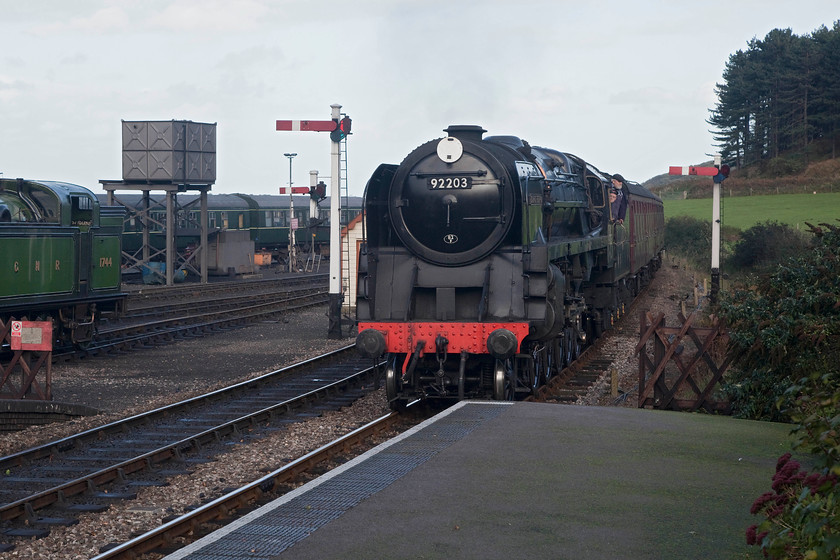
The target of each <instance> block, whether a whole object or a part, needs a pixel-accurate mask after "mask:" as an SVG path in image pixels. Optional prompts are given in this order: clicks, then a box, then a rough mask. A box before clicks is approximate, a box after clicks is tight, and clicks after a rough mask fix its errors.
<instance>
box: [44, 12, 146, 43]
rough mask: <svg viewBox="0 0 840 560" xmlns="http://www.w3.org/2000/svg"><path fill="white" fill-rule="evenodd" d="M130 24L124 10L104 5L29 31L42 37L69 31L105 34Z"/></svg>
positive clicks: (68, 32)
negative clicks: (85, 13)
mask: <svg viewBox="0 0 840 560" xmlns="http://www.w3.org/2000/svg"><path fill="white" fill-rule="evenodd" d="M130 25H131V21H130V18H129V16H128V14H127V13H126V12H125V10H123V9H122V8H120V7H118V6H106V7H104V8H101V9H99V10H96V11H95V12H93V13H92V14H90V15H87V16H76V17H70V18H68V19H67V20H62V21H53V22H50V23H44V24H38V25H34V26H33V27H31V28H30V31H31V32H32V33H34V34H35V35H38V36H42V37H43V36H48V35H52V34H70V33H83V34H92V35H106V34H109V33H118V32H120V31H124V30H126V29H128V28H129V27H130Z"/></svg>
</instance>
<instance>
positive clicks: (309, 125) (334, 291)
mask: <svg viewBox="0 0 840 560" xmlns="http://www.w3.org/2000/svg"><path fill="white" fill-rule="evenodd" d="M330 108H331V109H332V112H331V115H330V116H331V119H330V120H323V121H318V120H278V121H276V125H275V126H276V129H277V130H279V131H301V132H305V131H309V132H329V133H330V141H331V142H330V143H331V149H330V168H331V170H330V171H331V172H330V296H329V310H328V312H327V315H328V317H329V323H330V324H329V329H328V336H329V338H341V300H342V293H341V227H340V222H341V192H340V188H341V160H340V157H341V146H340V144H341V141H342V140H344V138H345V137H346V136H347V135H348V134H350V124H351V121H350V117H347V116H345V117H344V118H342V117H341V105H338V104H333V105H330ZM290 166H291V160H290ZM290 174H291V171H290ZM289 188H290V189H292V185H291V178H289ZM306 192H310V191H309V189H307V190H306ZM290 196H291V193H290ZM289 236H290V237H289V239H290V240H291V239H292V237H291V231H290V232H289ZM290 256H291V254H290Z"/></svg>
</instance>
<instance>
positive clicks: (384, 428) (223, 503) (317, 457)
mask: <svg viewBox="0 0 840 560" xmlns="http://www.w3.org/2000/svg"><path fill="white" fill-rule="evenodd" d="M427 416H428V414H427V413H423V412H420V413H414V411H413V410H409V411H402V412H400V413H397V412H391V413H389V414H386V415H384V416H382V417H380V418H378V419H376V420H374V421H373V422H370V423H368V424H366V425H364V426H362V427H360V428H358V429H356V430H354V431H352V432H350V433H349V434H346V435H344V436H341V437H339V438H337V439H335V440H334V441H332V442H330V443H328V444H326V445H323V446H321V447H319V448H318V449H316V450H315V451H312V452H311V453H308V454H306V455H304V456H303V457H300V458H298V459H296V460H295V461H292V462H291V463H289V464H287V465H284V466H283V467H281V468H279V469H277V470H274V471H272V472H270V473H268V474H267V475H265V476H263V477H260V478H259V479H257V480H254V481H253V482H251V483H249V484H246V485H244V486H242V487H240V488H237V489H235V490H232V491H231V492H228V493H227V494H225V495H224V496H221V497H219V498H217V499H215V500H213V501H212V502H209V503H207V504H204V505H202V506H200V507H198V508H196V509H194V510H193V511H190V512H187V513H185V514H184V515H181V516H179V517H177V518H174V519H172V520H169V521H168V522H166V523H163V524H162V525H160V526H159V527H156V528H154V529H152V530H150V531H147V532H145V533H143V534H142V535H139V536H137V537H135V538H133V539H131V540H129V541H126V542H124V543H119V544H117V543H115V544H114V545H113V546H110V547H105V548H107V550H104V551H103V552H102V553H101V554H99V555H98V556H96V557H95V558H94V559H93V560H118V559H119V560H122V559H125V560H134V559H136V558H139V557H141V556H142V555H143V554H147V553H150V552H158V553H160V552H171V551H172V550H173V549H177V548H181V547H183V546H186V545H187V544H190V543H191V542H193V541H195V540H197V539H198V538H199V537H201V536H203V535H204V534H206V533H207V532H209V531H210V530H213V529H215V528H217V527H218V526H219V524H220V523H230V522H232V521H234V520H236V519H238V518H239V517H241V516H242V515H243V514H244V513H247V512H250V511H252V510H253V509H254V507H256V506H259V505H261V504H263V503H267V502H268V501H270V500H272V499H275V498H277V497H279V496H281V495H282V494H284V493H285V489H286V488H288V485H289V484H291V483H294V482H295V481H297V480H300V479H301V478H305V477H310V478H311V477H312V476H316V475H317V471H318V470H323V468H324V465H325V464H326V465H329V464H330V463H332V464H335V461H336V460H337V459H339V460H341V461H344V460H347V459H349V458H352V457H351V456H355V455H358V454H360V453H362V452H364V451H366V450H367V449H369V448H370V447H372V446H373V445H375V443H376V442H374V441H373V440H374V438H376V437H377V436H381V434H383V433H386V432H400V431H402V430H404V429H407V428H408V427H409V426H411V425H414V424H416V423H418V422H420V421H421V420H422V419H423V418H425V417H427ZM327 468H329V467H327ZM313 473H314V474H313ZM175 542H177V543H178V545H177V546H174V545H173V543H175Z"/></svg>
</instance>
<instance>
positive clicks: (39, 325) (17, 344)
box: [11, 321, 53, 352]
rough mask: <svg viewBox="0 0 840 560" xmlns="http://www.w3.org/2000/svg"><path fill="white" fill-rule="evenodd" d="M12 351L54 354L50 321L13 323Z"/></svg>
mask: <svg viewBox="0 0 840 560" xmlns="http://www.w3.org/2000/svg"><path fill="white" fill-rule="evenodd" d="M11 348H12V350H34V351H38V352H52V349H53V348H52V323H50V322H49V321H12V329H11Z"/></svg>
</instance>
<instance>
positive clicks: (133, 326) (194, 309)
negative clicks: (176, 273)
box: [53, 275, 328, 361]
mask: <svg viewBox="0 0 840 560" xmlns="http://www.w3.org/2000/svg"><path fill="white" fill-rule="evenodd" d="M205 286H206V290H207V292H206V293H205V288H204V287H202V288H196V289H195V290H190V289H189V288H188V289H180V288H156V289H154V290H151V291H150V292H149V293H141V292H138V293H136V294H134V295H132V296H131V297H130V298H129V300H128V311H127V313H126V314H125V316H124V317H123V318H122V319H121V320H119V321H116V322H113V323H111V324H110V325H107V326H104V327H102V328H100V330H99V332H98V335H97V338H96V341H95V342H93V343H91V344H89V345H86V346H85V347H83V348H73V349H70V348H66V349H61V350H56V351H55V352H54V354H53V360H54V361H69V360H73V359H79V358H88V357H91V356H96V355H100V354H107V353H111V352H122V351H127V350H131V349H133V348H137V347H143V348H147V347H149V346H154V345H160V344H170V343H172V342H175V341H177V340H179V339H185V338H195V337H198V336H203V335H204V334H207V333H212V332H218V331H220V330H226V329H230V328H236V327H240V326H242V325H245V324H248V323H251V322H254V321H259V320H263V319H265V318H266V317H271V316H274V315H276V314H278V313H283V312H288V311H293V310H296V309H301V308H304V307H308V306H312V305H319V304H324V303H326V302H327V301H328V293H327V289H328V286H327V283H326V275H314V276H312V275H310V276H305V277H293V278H289V279H283V280H282V281H278V280H269V281H247V282H241V283H240V282H225V283H222V284H215V285H214V284H207V285H205ZM243 291H244V292H247V293H245V294H244V295H243Z"/></svg>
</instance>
